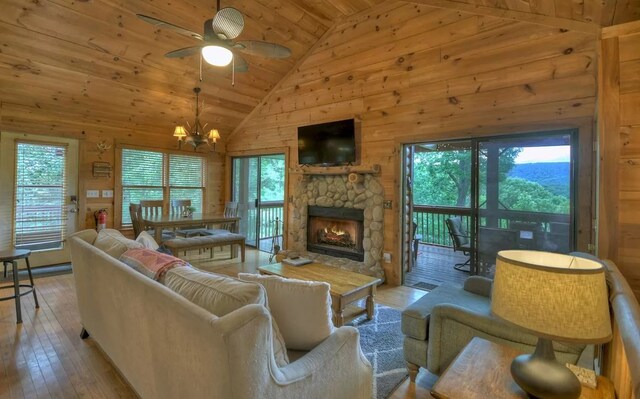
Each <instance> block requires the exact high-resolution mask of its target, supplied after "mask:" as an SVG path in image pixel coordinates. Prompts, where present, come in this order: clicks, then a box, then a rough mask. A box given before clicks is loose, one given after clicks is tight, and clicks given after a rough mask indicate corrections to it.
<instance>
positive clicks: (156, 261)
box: [120, 248, 189, 282]
mask: <svg viewBox="0 0 640 399" xmlns="http://www.w3.org/2000/svg"><path fill="white" fill-rule="evenodd" d="M120 262H122V263H124V264H125V265H128V266H131V267H132V268H133V269H134V270H135V271H137V272H140V273H142V274H144V275H145V276H147V277H149V278H151V279H153V280H156V281H160V282H162V281H163V278H164V275H165V274H166V273H167V272H168V271H169V270H171V269H173V268H174V267H178V266H188V265H189V263H187V262H185V261H184V260H182V259H179V258H176V257H175V256H171V255H167V254H163V253H160V252H158V251H156V250H154V249H149V248H132V249H128V250H127V251H126V252H125V253H123V254H122V255H120Z"/></svg>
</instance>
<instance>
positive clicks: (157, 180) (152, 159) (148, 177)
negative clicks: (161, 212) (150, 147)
mask: <svg viewBox="0 0 640 399" xmlns="http://www.w3.org/2000/svg"><path fill="white" fill-rule="evenodd" d="M164 182H165V176H164V154H163V153H161V152H157V151H141V150H132V149H127V148H125V149H123V150H122V225H123V226H127V225H131V215H130V214H129V204H130V203H136V204H137V203H140V200H161V199H163V186H164Z"/></svg>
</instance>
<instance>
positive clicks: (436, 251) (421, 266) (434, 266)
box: [404, 243, 469, 287]
mask: <svg viewBox="0 0 640 399" xmlns="http://www.w3.org/2000/svg"><path fill="white" fill-rule="evenodd" d="M467 259H469V257H468V256H465V255H464V254H463V253H462V252H459V251H458V252H454V250H453V248H448V247H438V246H435V245H427V244H422V243H421V244H420V245H419V246H418V257H417V261H416V265H415V266H414V267H413V268H412V269H411V271H410V272H408V273H405V275H404V284H405V285H406V286H409V287H413V286H415V285H416V284H419V283H426V284H429V285H431V286H436V287H437V286H439V285H440V284H442V283H445V282H447V283H454V284H459V285H462V284H464V280H466V279H467V277H469V273H466V272H463V271H460V270H456V269H454V268H453V266H454V265H455V264H456V263H464V262H465V261H466V260H467ZM467 269H468V267H467Z"/></svg>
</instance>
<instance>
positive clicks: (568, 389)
mask: <svg viewBox="0 0 640 399" xmlns="http://www.w3.org/2000/svg"><path fill="white" fill-rule="evenodd" d="M511 376H512V377H513V379H514V380H515V382H516V383H517V384H518V385H519V386H520V388H522V389H523V390H524V391H525V392H526V393H528V394H529V395H530V396H532V397H534V398H540V399H577V398H578V397H580V392H581V390H582V387H581V386H580V381H579V380H578V377H576V376H575V374H573V372H571V370H569V369H568V368H567V367H565V366H564V365H563V364H560V363H558V362H557V361H556V356H555V353H554V352H553V345H552V344H551V341H550V340H548V339H544V338H539V339H538V344H537V345H536V350H535V351H534V352H533V354H531V355H520V356H518V357H516V358H515V359H513V362H512V363H511Z"/></svg>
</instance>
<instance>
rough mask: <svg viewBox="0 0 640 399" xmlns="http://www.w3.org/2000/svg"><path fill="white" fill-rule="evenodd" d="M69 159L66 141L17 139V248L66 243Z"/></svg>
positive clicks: (15, 231) (15, 217) (15, 216)
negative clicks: (23, 141) (67, 167)
mask: <svg viewBox="0 0 640 399" xmlns="http://www.w3.org/2000/svg"><path fill="white" fill-rule="evenodd" d="M66 163H67V148H66V146H64V145H51V144H35V143H21V142H18V143H16V162H15V177H16V179H15V204H14V205H15V206H14V210H15V215H14V223H15V224H14V235H13V239H14V245H15V246H16V248H20V249H31V250H37V249H55V248H61V247H62V241H63V240H64V238H65V232H66V225H67V210H66V207H65V197H66V175H65V173H66Z"/></svg>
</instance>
